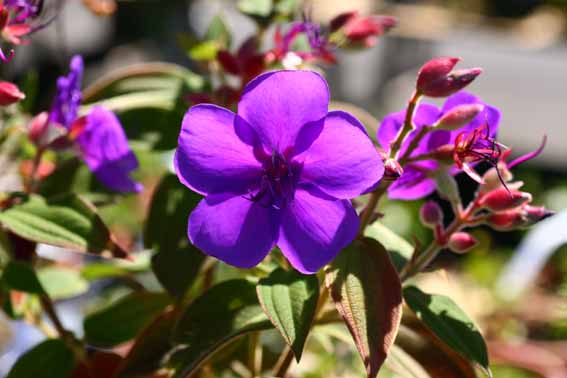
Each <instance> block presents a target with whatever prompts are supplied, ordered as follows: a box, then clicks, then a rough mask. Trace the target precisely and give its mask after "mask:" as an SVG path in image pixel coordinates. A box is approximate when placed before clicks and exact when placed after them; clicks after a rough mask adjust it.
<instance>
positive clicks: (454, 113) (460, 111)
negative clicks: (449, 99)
mask: <svg viewBox="0 0 567 378" xmlns="http://www.w3.org/2000/svg"><path fill="white" fill-rule="evenodd" d="M483 109H484V105H482V104H467V105H460V106H457V107H454V108H453V109H451V110H449V111H448V112H447V113H445V114H444V115H443V116H442V117H441V119H440V120H439V121H438V122H437V126H436V127H437V128H438V129H445V130H451V131H452V130H457V129H460V128H461V127H463V126H465V125H468V124H469V123H470V122H472V120H473V119H475V117H476V116H477V115H478V113H480V112H481V111H482V110H483Z"/></svg>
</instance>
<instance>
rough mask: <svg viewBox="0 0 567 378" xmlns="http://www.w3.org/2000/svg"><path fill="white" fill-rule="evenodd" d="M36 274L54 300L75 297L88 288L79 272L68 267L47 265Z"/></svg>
mask: <svg viewBox="0 0 567 378" xmlns="http://www.w3.org/2000/svg"><path fill="white" fill-rule="evenodd" d="M37 275H38V278H39V281H40V282H41V284H42V286H43V287H44V288H45V291H46V292H47V294H48V295H49V297H50V298H52V299H55V300H59V299H66V298H71V297H75V296H77V295H81V294H84V293H86V292H87V290H88V289H89V284H88V282H87V281H86V280H85V279H84V278H82V277H81V273H80V272H79V271H77V270H73V269H70V268H63V267H57V266H49V267H45V268H42V269H39V270H38V272H37Z"/></svg>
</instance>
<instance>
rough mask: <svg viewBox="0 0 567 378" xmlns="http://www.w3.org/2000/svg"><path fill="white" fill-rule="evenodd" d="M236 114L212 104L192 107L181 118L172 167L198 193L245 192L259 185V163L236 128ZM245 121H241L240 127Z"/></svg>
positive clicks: (250, 147)
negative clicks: (181, 122) (173, 165)
mask: <svg viewBox="0 0 567 378" xmlns="http://www.w3.org/2000/svg"><path fill="white" fill-rule="evenodd" d="M236 117H237V116H236V115H235V114H234V113H233V112H231V111H229V110H227V109H225V108H221V107H219V106H216V105H212V104H201V105H197V106H193V107H192V108H191V109H189V111H188V112H187V114H186V115H185V118H184V119H183V124H182V126H181V133H180V134H179V146H178V148H177V151H176V153H175V167H176V172H177V176H178V177H179V179H180V181H181V182H182V183H184V184H185V185H186V186H188V187H189V188H191V189H193V190H194V191H196V192H199V193H201V194H213V193H234V194H246V193H248V192H249V191H250V190H253V189H255V188H257V187H258V185H259V181H260V178H261V176H262V166H261V164H260V163H259V162H258V161H257V160H256V158H255V157H254V152H253V147H252V146H250V145H248V144H246V143H244V142H243V141H242V140H241V139H240V138H239V137H238V135H237V133H236V130H235V118H236ZM245 126H246V124H245V122H244V121H243V120H240V122H239V127H245Z"/></svg>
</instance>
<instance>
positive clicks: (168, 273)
mask: <svg viewBox="0 0 567 378" xmlns="http://www.w3.org/2000/svg"><path fill="white" fill-rule="evenodd" d="M204 261H205V255H203V253H202V252H201V251H199V250H198V249H197V248H195V247H194V246H192V245H189V246H187V247H185V248H181V249H178V250H176V251H167V252H166V251H160V252H158V253H157V254H155V255H154V256H153V257H152V270H153V272H154V274H155V275H156V277H157V279H158V281H159V282H160V283H161V285H162V286H163V287H164V288H165V289H166V290H167V292H168V293H170V294H171V295H172V296H173V297H175V298H180V299H181V298H182V297H183V296H184V295H185V293H187V290H189V288H191V286H192V285H193V283H194V282H195V279H196V278H197V274H198V273H199V269H201V265H202V264H203V262H204Z"/></svg>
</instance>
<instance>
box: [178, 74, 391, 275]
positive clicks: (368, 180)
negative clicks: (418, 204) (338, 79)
mask: <svg viewBox="0 0 567 378" xmlns="http://www.w3.org/2000/svg"><path fill="white" fill-rule="evenodd" d="M328 105H329V89H328V86H327V83H326V82H325V80H324V79H323V78H322V77H321V76H320V75H318V74H316V73H314V72H311V71H275V72H269V73H265V74H262V75H260V76H258V77H257V78H255V79H254V80H252V81H251V82H250V83H249V84H248V85H247V86H246V88H245V90H244V92H243V95H242V98H241V100H240V102H239V104H238V111H237V113H236V114H235V113H233V112H231V111H229V110H227V109H225V108H221V107H218V106H216V105H212V104H201V105H197V106H194V107H192V108H191V109H189V111H188V112H187V114H186V115H185V118H184V120H183V125H182V129H181V133H180V135H179V146H178V149H177V151H176V154H175V167H176V172H177V175H178V177H179V179H180V181H181V182H182V183H183V184H185V185H186V186H188V187H189V188H190V189H192V190H194V191H196V192H198V193H201V194H203V195H205V199H203V200H202V201H201V202H200V203H199V205H198V206H197V208H196V209H195V210H194V211H193V212H192V214H191V215H190V218H189V226H188V235H189V238H190V240H191V241H192V242H193V244H194V245H195V246H197V247H198V248H200V249H201V250H203V251H204V252H206V253H207V254H209V255H211V256H215V257H217V258H218V259H220V260H222V261H225V262H226V263H228V264H231V265H234V266H237V267H241V268H249V267H252V266H255V265H257V264H258V263H259V262H261V261H262V260H263V259H264V257H265V256H266V255H267V254H268V253H269V251H270V250H271V249H272V248H273V247H274V246H275V245H278V246H279V248H280V249H281V251H282V253H283V254H284V255H285V256H286V258H287V259H288V260H289V261H290V263H291V264H292V265H293V266H294V267H295V268H296V269H297V270H299V271H300V272H303V273H314V272H316V271H318V270H319V269H320V268H321V267H322V266H323V265H325V264H327V263H328V262H330V261H331V260H332V259H333V258H334V257H335V256H336V255H337V253H338V252H339V251H340V250H341V249H342V248H344V247H345V246H346V245H348V244H349V243H350V242H351V241H352V240H353V239H354V237H355V236H356V233H357V230H358V226H359V219H358V217H357V214H356V212H355V210H354V209H353V207H352V205H351V203H350V201H349V199H350V198H353V197H356V196H358V195H360V194H362V193H365V192H366V191H368V190H370V189H372V188H373V187H374V186H375V185H376V183H377V182H378V181H379V180H380V178H381V177H382V174H383V171H384V168H383V164H382V161H381V159H380V157H379V154H378V152H377V151H376V148H375V147H374V146H373V144H372V142H371V140H370V139H369V137H368V135H367V134H366V132H365V130H364V128H363V126H362V125H361V124H360V122H359V121H358V120H356V119H355V118H354V117H353V116H352V115H350V114H348V113H345V112H342V111H331V112H329V111H328Z"/></svg>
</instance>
